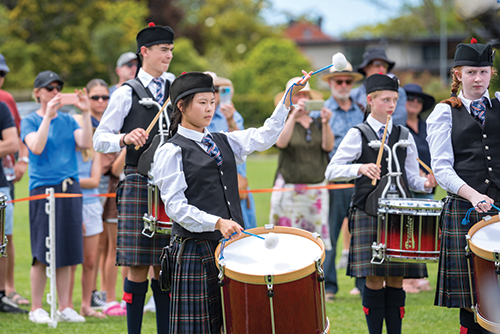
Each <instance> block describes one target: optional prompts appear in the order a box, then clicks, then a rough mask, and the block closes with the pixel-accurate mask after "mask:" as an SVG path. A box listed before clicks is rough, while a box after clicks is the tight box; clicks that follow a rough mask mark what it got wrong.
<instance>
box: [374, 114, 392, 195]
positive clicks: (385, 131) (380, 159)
mask: <svg viewBox="0 0 500 334" xmlns="http://www.w3.org/2000/svg"><path fill="white" fill-rule="evenodd" d="M390 119H391V115H387V122H386V123H385V129H384V135H383V136H382V143H381V145H380V148H379V150H378V156H377V163H376V164H377V166H380V162H382V154H383V153H384V143H385V137H386V136H387V128H388V127H389V120H390ZM375 184H377V179H373V180H372V186H374V185H375Z"/></svg>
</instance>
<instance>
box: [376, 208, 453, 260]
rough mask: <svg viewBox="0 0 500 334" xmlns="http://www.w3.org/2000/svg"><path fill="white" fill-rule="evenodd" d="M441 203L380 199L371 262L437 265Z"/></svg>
mask: <svg viewBox="0 0 500 334" xmlns="http://www.w3.org/2000/svg"><path fill="white" fill-rule="evenodd" d="M442 208H443V203H442V202H441V201H434V200H430V199H421V198H381V199H379V208H378V229H377V242H374V243H373V246H372V249H373V259H372V263H382V262H383V261H384V259H387V260H388V261H394V262H437V261H438V259H439V248H440V240H439V216H440V214H441V210H442Z"/></svg>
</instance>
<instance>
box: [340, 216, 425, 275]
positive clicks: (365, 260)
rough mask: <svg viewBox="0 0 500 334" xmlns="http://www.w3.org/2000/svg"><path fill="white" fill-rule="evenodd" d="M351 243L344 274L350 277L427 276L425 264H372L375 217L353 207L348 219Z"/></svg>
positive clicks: (375, 234)
mask: <svg viewBox="0 0 500 334" xmlns="http://www.w3.org/2000/svg"><path fill="white" fill-rule="evenodd" d="M349 230H350V231H351V244H350V247H349V262H348V265H347V271H346V274H347V275H348V276H351V277H366V276H382V277H384V276H403V277H405V278H421V277H427V268H426V265H425V264H420V263H405V262H391V261H387V260H385V261H384V262H383V263H382V264H372V263H371V262H370V261H371V259H372V244H373V242H374V241H377V218H376V217H373V216H370V215H368V214H366V213H365V212H364V211H363V210H360V209H357V208H355V209H354V210H353V212H352V214H351V217H350V219H349Z"/></svg>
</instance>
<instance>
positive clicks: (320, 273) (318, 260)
mask: <svg viewBox="0 0 500 334" xmlns="http://www.w3.org/2000/svg"><path fill="white" fill-rule="evenodd" d="M314 263H315V264H316V272H317V273H318V278H317V280H318V282H319V283H320V288H321V311H322V314H321V315H322V317H321V319H322V320H323V328H326V326H327V324H326V323H325V319H326V305H325V304H326V302H325V283H324V282H325V275H324V274H325V272H324V271H323V267H322V266H321V257H317V258H316V259H315V260H314Z"/></svg>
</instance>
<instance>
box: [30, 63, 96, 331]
mask: <svg viewBox="0 0 500 334" xmlns="http://www.w3.org/2000/svg"><path fill="white" fill-rule="evenodd" d="M34 86H35V88H34V90H33V96H34V97H35V99H36V100H37V101H38V102H40V109H38V110H37V111H36V112H33V113H31V114H29V115H27V116H26V117H25V118H23V120H22V121H21V139H22V140H23V142H24V143H25V144H26V146H27V147H28V149H29V159H30V161H31V162H32V163H31V166H30V168H29V177H30V181H29V189H30V196H35V195H40V194H45V190H46V189H48V188H54V191H55V193H69V194H81V189H80V184H79V180H78V167H77V160H76V148H77V147H78V148H81V149H87V148H90V147H92V125H91V122H90V113H89V110H88V109H89V104H88V98H87V95H86V89H85V88H84V89H83V91H82V90H75V92H76V93H77V95H78V102H77V103H76V106H77V107H78V108H80V110H81V111H82V116H83V120H82V127H80V126H79V125H78V123H77V122H76V121H75V120H74V119H73V117H72V116H71V115H68V114H65V113H63V112H60V111H58V109H59V108H60V107H61V105H62V103H61V93H60V92H61V89H62V86H63V81H62V80H61V78H60V77H59V75H57V74H56V73H54V72H52V71H43V72H41V73H39V74H38V75H37V77H36V79H35V85H34ZM45 203H46V202H45V201H31V202H30V204H29V205H30V209H29V210H30V234H31V254H32V259H33V261H32V267H31V274H30V276H31V277H30V278H31V279H30V281H31V294H32V306H31V312H30V313H29V319H30V320H31V321H33V322H35V323H48V322H50V321H51V319H50V317H49V314H48V313H47V312H46V311H45V310H43V309H42V299H43V291H44V289H45V283H46V281H47V276H46V268H47V266H48V263H47V261H46V257H45V254H46V252H47V247H46V246H45V239H46V237H48V232H49V228H48V225H49V223H48V215H47V214H46V213H45ZM55 210H56V212H55V214H56V217H55V220H56V236H57V238H56V240H53V242H55V243H56V267H57V269H56V273H55V275H56V279H57V299H58V305H59V310H58V311H57V319H58V321H69V322H84V321H85V318H84V317H82V316H81V315H79V314H78V313H77V312H76V311H75V310H73V309H72V308H71V307H70V303H71V298H70V285H71V266H72V265H77V264H80V263H82V261H83V246H82V243H83V235H82V214H81V213H82V198H81V197H70V198H61V199H56V205H55Z"/></svg>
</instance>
